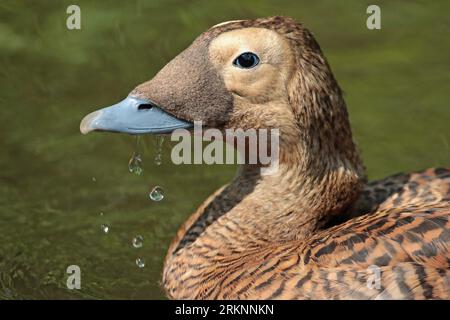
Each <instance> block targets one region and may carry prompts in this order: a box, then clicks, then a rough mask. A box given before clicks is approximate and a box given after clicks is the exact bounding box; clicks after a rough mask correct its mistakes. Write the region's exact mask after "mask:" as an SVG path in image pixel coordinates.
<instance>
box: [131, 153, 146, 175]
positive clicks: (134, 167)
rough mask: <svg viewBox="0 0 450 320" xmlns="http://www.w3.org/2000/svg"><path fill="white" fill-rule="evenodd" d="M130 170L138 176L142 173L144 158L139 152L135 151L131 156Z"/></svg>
mask: <svg viewBox="0 0 450 320" xmlns="http://www.w3.org/2000/svg"><path fill="white" fill-rule="evenodd" d="M128 170H129V171H130V172H131V173H134V174H135V175H138V176H139V175H141V174H142V171H143V169H142V159H141V155H140V154H139V153H136V152H134V153H133V155H132V156H131V159H130V161H129V162H128Z"/></svg>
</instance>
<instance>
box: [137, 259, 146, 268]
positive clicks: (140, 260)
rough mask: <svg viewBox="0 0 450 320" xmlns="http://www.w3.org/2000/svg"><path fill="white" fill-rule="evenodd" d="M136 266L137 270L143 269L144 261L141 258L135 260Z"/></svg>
mask: <svg viewBox="0 0 450 320" xmlns="http://www.w3.org/2000/svg"><path fill="white" fill-rule="evenodd" d="M136 265H137V266H138V267H139V268H143V267H145V260H144V259H142V258H137V259H136Z"/></svg>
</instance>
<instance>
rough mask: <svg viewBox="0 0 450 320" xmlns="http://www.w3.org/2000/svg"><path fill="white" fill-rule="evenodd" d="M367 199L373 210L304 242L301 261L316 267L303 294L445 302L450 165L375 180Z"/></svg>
mask: <svg viewBox="0 0 450 320" xmlns="http://www.w3.org/2000/svg"><path fill="white" fill-rule="evenodd" d="M364 204H365V206H366V208H369V211H372V212H369V213H368V214H365V215H363V216H359V217H356V218H353V219H350V220H348V221H346V222H344V223H343V224H341V225H338V226H335V227H331V228H329V229H327V230H324V231H323V232H321V233H319V234H317V235H316V236H315V237H314V238H313V239H311V241H309V243H308V244H307V245H306V246H305V249H304V253H303V258H304V259H303V263H304V265H305V266H308V267H309V268H310V270H311V271H314V270H315V271H316V273H315V276H311V281H312V282H313V283H315V285H314V286H313V287H314V288H315V289H314V290H311V291H310V292H309V293H308V295H307V296H309V297H311V298H320V297H326V296H332V297H333V298H362V299H380V298H381V299H390V298H392V299H433V298H434V299H449V298H450V254H449V247H450V222H449V217H450V170H449V169H429V170H426V171H424V172H419V173H413V174H408V175H396V176H393V177H390V178H387V179H383V180H380V181H377V182H375V183H372V184H370V185H369V186H368V190H366V198H365V199H364ZM377 277H378V280H379V281H376V280H377V279H376V278H377Z"/></svg>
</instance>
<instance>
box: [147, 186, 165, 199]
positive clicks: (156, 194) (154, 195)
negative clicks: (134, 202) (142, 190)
mask: <svg viewBox="0 0 450 320" xmlns="http://www.w3.org/2000/svg"><path fill="white" fill-rule="evenodd" d="M148 196H149V198H150V199H151V200H153V201H161V200H162V199H164V190H163V188H161V187H160V186H156V187H154V188H153V189H152V190H151V191H150V193H149V195H148Z"/></svg>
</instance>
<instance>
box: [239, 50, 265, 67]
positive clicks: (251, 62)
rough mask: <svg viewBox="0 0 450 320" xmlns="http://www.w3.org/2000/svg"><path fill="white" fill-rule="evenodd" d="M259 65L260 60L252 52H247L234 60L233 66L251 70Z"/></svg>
mask: <svg viewBox="0 0 450 320" xmlns="http://www.w3.org/2000/svg"><path fill="white" fill-rule="evenodd" d="M258 63H259V58H258V56H257V55H256V54H254V53H252V52H245V53H243V54H241V55H240V56H239V57H237V58H236V59H234V61H233V65H235V66H236V67H239V68H244V69H250V68H253V67H255V66H256V65H257V64H258Z"/></svg>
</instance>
